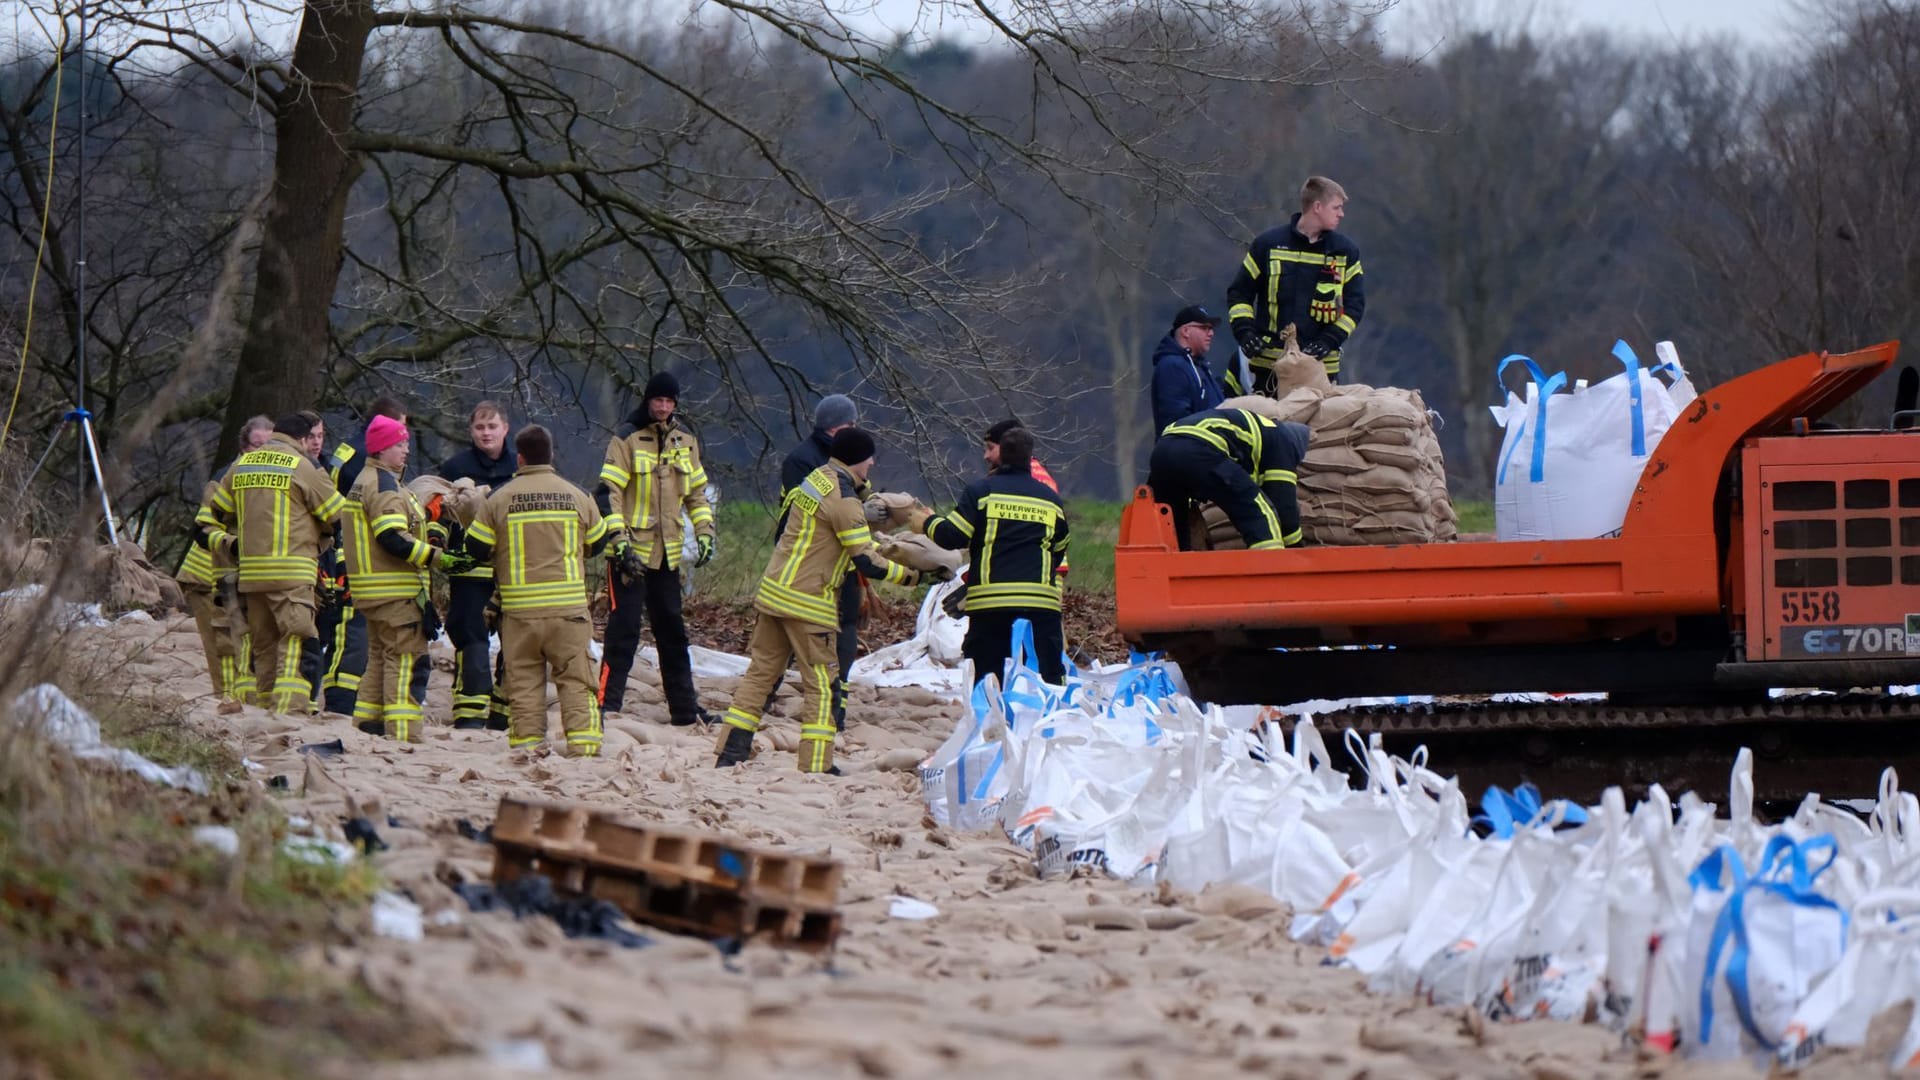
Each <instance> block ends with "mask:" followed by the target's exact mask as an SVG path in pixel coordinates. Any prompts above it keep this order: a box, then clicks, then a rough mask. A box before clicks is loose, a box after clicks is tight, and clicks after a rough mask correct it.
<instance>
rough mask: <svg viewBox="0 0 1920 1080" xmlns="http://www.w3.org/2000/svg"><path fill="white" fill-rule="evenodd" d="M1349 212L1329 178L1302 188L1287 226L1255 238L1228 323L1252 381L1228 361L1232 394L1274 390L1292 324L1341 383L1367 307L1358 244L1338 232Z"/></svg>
mask: <svg viewBox="0 0 1920 1080" xmlns="http://www.w3.org/2000/svg"><path fill="white" fill-rule="evenodd" d="M1346 213H1347V192H1346V189H1344V188H1342V187H1341V186H1340V185H1339V184H1336V183H1334V182H1333V181H1332V180H1329V179H1327V178H1326V177H1324V176H1314V177H1309V178H1308V179H1307V182H1306V184H1305V185H1303V186H1302V187H1301V188H1300V212H1299V213H1297V214H1295V215H1293V220H1292V221H1290V222H1289V223H1287V224H1285V225H1280V226H1276V227H1275V228H1272V229H1268V230H1267V231H1266V232H1263V233H1261V234H1260V235H1259V236H1257V237H1255V238H1254V240H1253V244H1252V245H1251V246H1250V247H1249V248H1248V249H1247V257H1246V258H1245V259H1243V260H1241V263H1240V269H1239V272H1238V273H1236V274H1234V276H1233V283H1232V284H1231V285H1228V286H1227V305H1228V307H1227V321H1228V322H1229V323H1231V324H1232V325H1233V339H1234V340H1235V341H1236V342H1238V343H1239V345H1240V351H1241V352H1243V353H1245V354H1246V357H1247V365H1248V367H1249V370H1250V373H1251V376H1252V379H1253V385H1252V386H1251V387H1248V386H1244V385H1242V384H1241V374H1240V372H1239V371H1238V370H1237V369H1238V365H1237V364H1229V365H1228V374H1227V392H1228V393H1229V394H1230V395H1235V394H1246V393H1255V394H1268V393H1271V392H1272V389H1273V385H1274V379H1273V365H1274V362H1275V361H1277V360H1278V359H1280V356H1281V352H1282V348H1281V344H1280V337H1281V333H1282V332H1283V331H1284V330H1285V329H1286V328H1287V327H1288V326H1289V325H1291V326H1292V327H1294V330H1295V334H1296V336H1297V340H1298V342H1299V345H1300V351H1302V352H1304V353H1306V354H1307V355H1308V356H1312V357H1315V358H1317V359H1318V360H1319V361H1320V363H1321V364H1322V365H1323V366H1325V368H1326V371H1327V379H1328V380H1329V381H1331V382H1339V381H1340V349H1341V346H1343V345H1345V344H1346V341H1347V338H1348V336H1350V335H1351V334H1352V333H1353V331H1354V328H1355V327H1357V326H1358V325H1359V324H1360V316H1361V315H1362V314H1363V313H1365V311H1366V309H1367V294H1366V290H1365V288H1363V286H1362V279H1361V269H1360V248H1359V247H1358V246H1357V245H1355V244H1354V242H1353V241H1352V240H1350V239H1348V238H1347V237H1346V235H1345V234H1344V233H1340V232H1336V231H1335V229H1336V228H1337V227H1338V226H1339V224H1340V221H1341V219H1342V218H1344V217H1345V216H1346Z"/></svg>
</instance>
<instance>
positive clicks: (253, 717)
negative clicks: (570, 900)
mask: <svg viewBox="0 0 1920 1080" xmlns="http://www.w3.org/2000/svg"><path fill="white" fill-rule="evenodd" d="M100 635H101V638H102V639H103V640H102V644H103V645H105V644H109V643H111V647H113V648H116V649H124V650H126V651H127V652H128V653H129V654H130V656H129V660H128V661H127V664H126V666H125V669H124V670H125V672H126V675H127V677H128V678H129V679H131V680H157V681H159V682H161V683H163V684H164V685H165V686H166V687H168V688H169V689H175V690H177V691H178V692H179V693H180V695H181V696H182V697H184V698H188V699H192V700H191V704H190V706H189V710H188V712H189V716H190V717H191V719H192V721H193V722H194V723H196V724H201V725H204V726H205V728H206V729H207V730H209V731H215V732H219V733H220V734H221V735H222V736H223V737H224V738H226V739H227V740H228V741H230V742H231V743H232V744H233V745H234V746H235V747H236V748H237V749H238V750H239V751H240V752H241V753H243V754H244V755H245V756H246V757H247V758H248V759H250V760H252V761H254V762H256V763H258V764H260V765H261V766H263V767H264V768H265V770H266V771H265V772H263V773H258V774H256V775H258V776H260V777H263V778H264V777H270V776H274V775H284V776H287V777H288V778H289V780H290V783H291V789H290V790H289V791H288V793H287V794H285V795H284V796H283V797H282V800H283V802H284V804H285V807H286V809H287V811H288V812H289V813H292V814H303V815H306V816H308V817H310V818H312V819H314V820H316V821H322V822H338V821H340V820H341V819H342V818H343V817H344V816H345V815H346V814H347V812H348V805H349V803H351V804H353V805H356V806H360V805H363V804H366V803H369V802H378V803H379V804H380V806H379V817H377V820H384V815H392V816H393V817H395V818H396V819H398V820H399V821H400V822H401V823H402V825H403V827H387V828H383V829H382V830H381V832H382V835H383V837H384V839H385V840H386V841H387V842H388V843H389V844H390V845H391V849H390V850H388V851H386V852H383V853H380V854H379V855H377V856H375V859H376V863H377V865H378V866H379V868H380V870H381V871H382V872H383V873H384V874H385V876H386V878H387V879H388V881H389V882H390V883H391V885H392V886H393V887H395V888H400V889H404V890H406V891H407V892H409V893H411V895H412V896H413V897H414V898H415V899H416V900H418V901H419V903H420V904H421V905H422V906H423V907H424V908H425V909H426V911H427V912H428V913H429V915H430V916H431V915H432V914H433V913H436V912H440V911H444V910H448V909H453V910H456V911H457V912H458V913H459V918H458V922H457V923H455V924H453V925H451V926H443V927H433V928H430V929H429V930H428V933H427V937H426V938H425V939H424V940H422V941H418V942H411V943H408V942H401V941H395V940H391V939H387V938H381V937H376V936H373V935H372V934H371V933H370V932H368V931H367V930H366V929H365V928H366V927H367V925H368V920H367V917H366V914H365V913H364V912H349V913H343V916H342V922H343V923H344V924H345V925H346V926H347V927H348V928H349V932H350V936H351V939H352V940H353V942H354V944H352V945H351V946H347V947H338V946H335V947H329V948H327V949H326V950H324V952H323V953H322V952H321V951H319V950H316V955H315V957H314V963H316V964H319V965H324V966H326V967H330V968H332V969H335V970H337V971H340V972H342V973H344V974H347V975H349V976H351V977H358V978H360V979H363V980H364V981H365V982H366V984H367V985H369V986H370V987H372V988H373V989H374V991H375V992H376V993H378V994H380V995H382V996H384V997H387V998H388V999H390V1000H394V1001H396V1002H404V1003H405V1005H406V1006H407V1007H408V1008H409V1009H411V1010H413V1011H414V1012H415V1014H416V1015H418V1016H419V1017H421V1018H422V1020H423V1021H427V1022H431V1023H435V1024H439V1025H443V1026H444V1027H445V1028H446V1029H448V1030H449V1031H450V1032H452V1033H453V1035H454V1036H455V1038H456V1039H458V1040H461V1041H463V1042H465V1043H466V1044H467V1045H468V1046H469V1047H471V1050H470V1052H468V1053H465V1054H462V1055H459V1056H456V1057H450V1058H444V1059H438V1060H433V1061H425V1062H412V1063H406V1064H397V1065H390V1066H386V1067H383V1068H382V1069H380V1070H378V1071H377V1073H376V1074H375V1075H379V1076H385V1077H395V1078H409V1080H427V1078H434V1080H440V1078H445V1080H453V1078H456V1077H458V1078H467V1077H481V1076H524V1075H527V1073H526V1072H523V1071H519V1070H518V1069H516V1068H515V1067H513V1066H512V1065H511V1064H509V1062H510V1061H511V1060H512V1059H514V1058H516V1057H521V1056H524V1055H529V1054H531V1055H532V1056H533V1057H534V1058H539V1057H542V1056H544V1058H545V1059H546V1060H547V1061H548V1062H549V1063H550V1068H551V1069H552V1070H553V1071H555V1072H560V1073H568V1074H580V1075H622V1076H646V1075H664V1074H666V1073H667V1071H668V1070H674V1071H682V1070H686V1071H693V1070H697V1071H698V1072H699V1073H702V1074H705V1075H709V1076H766V1075H774V1074H776V1073H777V1074H779V1075H783V1076H789V1077H792V1076H836V1077H838V1076H860V1077H918V1076H947V1075H955V1074H963V1073H964V1074H970V1075H974V1076H985V1075H992V1076H997V1077H1024V1076H1060V1075H1066V1074H1067V1073H1068V1072H1069V1070H1073V1071H1078V1072H1080V1073H1081V1074H1083V1075H1086V1076H1090V1077H1091V1076H1101V1077H1105V1076H1131V1077H1170V1078H1171V1077H1181V1078H1186V1077H1212V1076H1239V1075H1243V1074H1250V1075H1259V1076H1272V1077H1302V1078H1306V1077H1313V1078H1319V1077H1527V1078H1536V1080H1547V1078H1560V1077H1565V1078H1575V1077H1660V1076H1685V1077H1708V1076H1742V1077H1752V1076H1756V1075H1759V1074H1758V1073H1757V1072H1756V1071H1755V1070H1753V1069H1751V1068H1749V1067H1746V1066H1744V1065H1722V1066H1706V1065H1701V1064H1698V1063H1688V1062H1677V1061H1670V1060H1666V1059H1655V1058H1649V1057H1647V1056H1645V1055H1642V1054H1638V1053H1636V1052H1635V1051H1634V1050H1633V1049H1632V1048H1630V1047H1627V1046H1625V1045H1623V1044H1622V1042H1621V1040H1620V1039H1619V1037H1617V1036H1615V1035H1613V1034H1611V1033H1609V1032H1607V1031H1606V1030H1604V1029H1602V1028H1600V1027H1597V1026H1591V1025H1588V1026H1575V1025H1566V1024H1552V1023H1530V1024H1519V1025H1513V1026H1502V1025H1482V1024H1480V1023H1478V1022H1477V1020H1475V1019H1474V1018H1470V1017H1468V1016H1466V1015H1465V1014H1464V1013H1463V1012H1462V1011H1461V1010H1458V1009H1445V1010H1443V1009H1437V1008H1433V1007H1430V1006H1425V1005H1420V1004H1418V1003H1415V1002H1412V1001H1408V1000H1404V999H1390V998H1382V997H1376V996H1372V995H1368V994H1367V993H1365V992H1364V990H1363V989H1362V986H1361V984H1360V980H1359V979H1358V977H1357V976H1355V975H1353V974H1352V973H1350V972H1346V971H1342V970H1338V969H1335V968H1329V967H1323V966H1321V965H1320V963H1319V960H1320V952H1319V950H1315V949H1309V948H1305V947H1301V946H1297V945H1295V944H1293V943H1292V942H1291V941H1290V940H1289V939H1288V938H1287V935H1286V912H1285V911H1284V910H1283V909H1282V907H1281V906H1280V905H1279V904H1278V903H1277V902H1275V901H1273V900H1272V899H1270V898H1268V897H1265V896H1263V895H1261V894H1258V893H1253V892H1250V891H1246V890H1240V889H1234V890H1221V891H1215V890H1209V891H1208V892H1207V893H1204V894H1201V895H1197V896H1196V895H1191V894H1180V893H1174V892H1161V893H1157V894H1156V893H1148V892H1143V891H1141V890H1138V889H1135V888H1132V887H1129V886H1126V885H1122V884H1120V883H1117V882H1112V881H1107V880H1098V879H1081V880H1071V881H1046V882H1042V881H1040V880H1038V879H1036V878H1035V876H1034V874H1033V872H1032V870H1031V867H1030V863H1029V860H1028V857H1027V855H1026V854H1025V853H1024V852H1022V851H1020V850H1019V849H1017V848H1015V847H1013V846H1012V845H1011V844H1008V843H1006V842H1005V841H1004V839H1003V838H999V837H997V836H994V835H986V834H980V835H973V834H966V835H962V834H953V833H949V832H947V831H945V830H941V829H938V828H935V827H933V826H932V825H931V822H930V821H926V820H923V810H922V806H921V802H920V796H919V788H918V780H917V779H916V777H915V775H914V773H913V771H912V764H913V763H914V762H916V761H917V760H918V759H919V758H920V757H921V756H922V755H923V754H924V753H925V752H926V751H927V750H929V749H931V748H932V747H933V746H935V745H936V744H937V743H938V742H939V741H940V740H941V739H942V737H943V736H944V735H945V734H946V732H947V731H948V730H950V728H951V726H952V723H953V717H954V716H955V715H956V713H957V709H958V706H957V705H952V704H947V703H944V702H941V701H939V700H938V699H936V698H934V697H933V696H932V695H930V694H926V693H924V692H920V691H912V690H906V691H884V692H880V693H878V694H876V693H875V692H873V691H871V690H867V689H860V690H857V692H856V696H855V702H854V708H853V710H852V722H851V730H850V732H849V737H848V738H846V739H844V740H843V741H842V744H841V748H840V749H841V758H840V761H841V764H842V767H843V768H845V769H846V770H847V771H848V775H846V776H844V777H838V778H834V777H805V776H802V775H800V774H799V773H798V772H797V771H796V770H795V768H794V761H793V757H792V754H791V752H790V747H791V745H792V742H791V739H792V736H793V732H794V728H793V724H792V721H790V720H787V721H775V723H774V731H775V737H776V739H777V740H778V742H779V743H780V744H781V746H782V747H784V748H789V749H781V750H776V749H775V748H774V747H773V746H770V745H767V737H766V736H765V735H763V736H762V738H761V743H762V748H761V752H760V754H759V755H758V756H756V757H755V759H754V760H753V761H752V762H750V763H748V764H747V765H745V766H742V767H740V768H737V769H733V770H725V771H722V770H715V769H713V768H712V767H711V766H712V754H711V746H712V740H711V737H710V736H708V735H704V734H696V733H693V732H689V731H685V730H682V729H677V728H672V727H669V726H667V725H666V723H665V711H664V708H663V707H662V706H661V704H660V697H659V694H658V689H657V682H656V681H655V680H654V679H653V673H652V671H651V670H650V669H647V668H644V667H640V668H637V669H636V671H635V685H634V687H633V689H632V690H631V691H630V693H629V701H630V709H631V712H630V714H628V715H625V716H616V717H613V718H612V719H611V720H610V722H609V723H608V725H607V743H606V754H605V756H604V757H603V758H601V759H599V760H597V761H570V760H564V759H556V758H548V759H545V760H542V761H538V762H533V763H524V764H515V763H511V762H510V761H509V757H508V751H507V749H506V746H505V737H504V736H503V735H499V734H495V733H491V732H466V731H461V732H456V731H453V730H452V729H450V728H448V727H444V726H437V725H436V726H434V727H432V728H430V729H429V733H428V736H427V739H426V741H425V743H424V744H422V745H419V746H414V747H403V746H399V745H397V744H395V743H392V742H390V741H385V740H379V739H375V738H373V737H370V736H367V735H364V734H362V733H360V732H358V731H356V730H355V729H354V728H353V727H352V726H351V725H350V724H349V723H347V722H346V721H345V720H343V719H340V718H335V717H324V718H315V719H312V720H299V719H288V718H280V717H273V716H269V715H267V714H266V713H263V712H261V711H259V710H254V709H249V710H247V711H246V712H245V713H244V714H242V715H239V716H229V717H222V716H219V715H217V714H216V712H215V710H214V705H213V702H212V701H211V700H210V698H209V697H208V696H207V695H206V692H205V691H206V685H205V673H204V669H203V667H202V665H201V661H200V658H199V655H198V648H199V646H198V640H197V638H196V637H195V635H194V633H193V629H192V624H191V622H190V621H189V620H185V619H172V620H167V621H163V622H161V623H157V624H156V623H145V624H142V623H137V622H136V623H120V624H116V625H115V626H114V627H113V628H111V629H109V630H105V631H101V632H100ZM446 683H447V676H446V675H445V674H444V673H442V674H438V675H436V677H435V680H434V692H433V698H432V700H431V701H430V703H429V704H430V708H429V714H430V716H436V717H444V716H445V715H446V708H447V706H446V701H445V695H446V692H447V691H446ZM730 683H731V680H708V681H707V682H705V683H704V684H703V685H702V687H701V690H702V693H703V696H704V697H705V699H706V702H707V705H708V707H709V708H713V709H716V710H717V709H718V708H719V707H722V706H724V704H725V698H726V695H727V693H728V691H729V690H730V689H731V686H730ZM789 707H791V706H790V705H789ZM555 734H556V735H557V734H558V731H557V729H556V731H555ZM336 738H337V739H340V740H341V741H342V742H343V743H344V745H345V748H346V754H345V755H344V756H342V757H339V758H335V759H332V760H328V761H325V762H324V763H314V762H312V761H311V759H309V758H307V757H304V756H302V755H300V754H299V753H298V751H297V748H298V747H299V746H301V745H302V744H307V743H314V742H323V741H328V740H332V739H336ZM316 764H319V765H321V766H322V767H321V768H316V767H315V765H316ZM503 794H518V795H527V796H535V797H546V798H558V799H574V800H580V801H583V802H587V803H591V804H594V805H598V806H605V807H612V808H618V809H620V810H624V811H630V812H632V813H634V814H637V815H639V816H641V817H645V818H650V819H657V820H659V821H662V822H666V823H671V824H680V825H689V826H697V827H700V828H706V829H713V830H717V831H722V832H725V833H728V834H731V835H733V836H735V837H739V838H743V839H746V840H749V841H752V842H755V843H759V844H764V845H769V846H774V847H783V848H791V849H794V850H797V851H803V852H809V853H817V852H826V853H831V854H832V855H833V856H835V857H837V858H839V859H841V860H843V861H844V862H845V864H846V866H847V884H846V887H845V889H844V890H843V894H842V895H843V911H844V913H845V919H846V929H845V933H844V935H843V937H842V938H841V941H840V944H839V947H838V949H837V951H836V952H834V953H833V954H832V955H831V956H830V957H826V958H821V957H815V956H807V955H801V954H794V953H788V952H784V951H781V950H778V949H775V948H773V947H771V946H764V945H749V946H748V947H747V948H746V949H745V950H743V951H742V952H741V953H739V954H738V955H736V956H733V957H725V956H722V955H721V954H720V953H719V952H718V951H717V950H716V949H715V948H714V947H713V946H711V945H709V944H706V943H704V942H701V941H698V940H694V939H689V938H681V937H676V936H674V935H671V934H664V933H658V932H652V931H649V932H650V933H652V935H653V940H654V942H655V944H654V945H652V946H651V947H648V948H643V949H635V950H627V949H621V948H617V947H614V946H611V945H608V944H605V943H599V942H592V941H569V940H567V939H566V938H565V937H564V936H563V935H562V934H561V932H560V930H559V929H558V927H557V926H556V925H555V924H553V923H552V922H551V921H549V920H544V919H530V920H526V921H516V920H514V919H513V918H512V917H511V916H509V915H504V914H482V915H476V914H472V913H469V912H467V911H466V908H465V905H464V904H463V903H462V902H461V901H460V900H459V899H458V898H457V897H456V896H455V895H454V894H453V893H452V892H451V890H450V889H449V888H448V887H447V885H446V884H445V882H446V881H448V880H450V879H457V877H465V878H467V879H484V878H485V877H486V876H487V874H488V872H489V867H490V864H491V855H490V849H489V848H488V847H486V846H484V845H481V844H478V843H475V842H472V841H469V840H465V839H462V838H461V837H460V835H459V833H458V831H457V829H456V825H455V823H456V822H457V821H458V820H459V819H462V818H465V819H468V820H469V821H471V822H472V823H473V824H474V825H475V826H484V825H485V824H487V823H488V822H490V821H491V820H492V817H493V813H494V808H495V806H496V804H497V803H498V801H499V799H500V796H501V795H503ZM896 894H899V895H906V896H912V897H915V898H918V899H920V900H923V901H926V902H928V903H931V904H933V905H934V906H936V907H937V908H938V909H939V911H940V915H939V916H938V917H937V918H934V919H931V920H929V921H924V922H914V921H907V920H903V919H896V918H892V917H890V916H889V914H888V907H889V898H890V897H892V896H894V895H896ZM534 1044H538V1045H537V1047H536V1046H535V1045H534ZM1826 1065H1827V1067H1825V1068H1822V1069H1820V1070H1818V1071H1817V1072H1816V1073H1814V1074H1813V1075H1819V1076H1833V1075H1841V1074H1848V1075H1877V1074H1879V1073H1880V1072H1881V1070H1880V1069H1878V1068H1873V1067H1867V1066H1865V1065H1863V1064H1862V1060H1861V1059H1860V1058H1857V1057H1855V1058H1844V1059H1840V1060H1837V1061H1833V1062H1828V1063H1826ZM356 1075H362V1074H356Z"/></svg>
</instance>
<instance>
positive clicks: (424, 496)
mask: <svg viewBox="0 0 1920 1080" xmlns="http://www.w3.org/2000/svg"><path fill="white" fill-rule="evenodd" d="M407 490H408V491H410V492H412V493H413V497H414V498H416V499H419V500H420V505H421V506H429V505H431V504H432V502H433V500H435V499H439V500H440V507H441V510H440V519H441V520H442V521H447V522H454V523H458V524H459V526H460V527H461V528H463V529H464V528H466V527H468V526H469V525H472V524H473V519H474V518H476V517H479V516H480V508H481V507H483V506H485V505H486V504H487V495H488V494H490V493H491V492H492V491H493V489H492V488H490V487H487V486H486V485H484V484H475V483H474V482H473V481H472V480H471V479H469V478H467V477H464V476H463V477H461V478H460V479H458V480H446V479H443V478H441V477H438V476H434V475H432V474H431V473H428V474H424V475H421V476H416V477H414V478H413V479H411V480H409V481H407ZM449 515H451V517H449Z"/></svg>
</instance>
